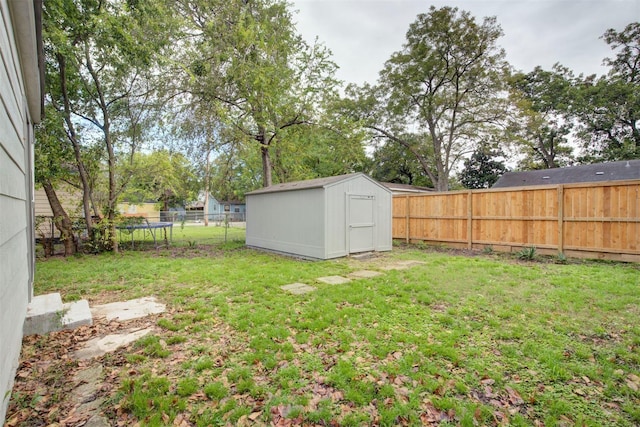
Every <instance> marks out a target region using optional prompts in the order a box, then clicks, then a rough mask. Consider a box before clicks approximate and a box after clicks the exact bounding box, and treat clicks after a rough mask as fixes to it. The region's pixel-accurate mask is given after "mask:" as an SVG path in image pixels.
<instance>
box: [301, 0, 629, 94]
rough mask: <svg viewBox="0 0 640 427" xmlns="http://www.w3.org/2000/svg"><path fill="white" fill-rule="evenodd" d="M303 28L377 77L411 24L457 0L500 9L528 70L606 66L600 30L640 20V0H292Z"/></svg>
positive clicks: (520, 64)
mask: <svg viewBox="0 0 640 427" xmlns="http://www.w3.org/2000/svg"><path fill="white" fill-rule="evenodd" d="M292 3H293V9H294V10H295V11H297V13H296V14H295V15H294V19H295V21H296V22H297V28H298V31H299V32H300V34H302V36H303V37H304V38H305V39H306V40H307V41H309V42H313V41H314V40H315V38H316V37H317V38H318V41H319V42H321V43H323V44H324V45H326V46H327V47H328V48H329V49H330V50H331V51H332V53H333V60H334V62H335V63H336V64H337V65H338V66H339V67H340V68H339V70H338V72H337V78H338V79H340V80H342V81H344V82H345V83H356V84H362V83H364V82H369V83H372V84H373V83H375V82H376V80H377V78H378V73H379V72H380V70H381V69H382V67H383V65H384V63H385V61H386V60H387V59H389V57H390V56H391V54H392V53H394V52H397V51H399V50H400V49H401V48H402V45H403V44H404V42H405V35H406V32H407V30H408V28H409V25H410V24H411V23H412V22H414V21H415V19H416V16H417V15H418V14H419V13H427V12H428V11H429V7H430V6H431V5H434V6H436V7H442V6H456V7H458V8H459V9H461V10H467V11H469V12H470V13H471V14H472V15H473V16H475V18H476V20H477V21H478V22H482V18H484V17H486V16H495V17H496V18H497V21H498V24H499V25H500V26H501V27H502V30H503V32H504V36H503V37H502V38H501V39H499V41H498V44H499V45H500V46H501V47H503V48H504V49H505V51H506V54H507V61H509V63H510V64H511V65H512V66H513V67H514V68H515V69H516V70H521V71H524V72H529V71H532V70H533V69H534V67H536V66H537V65H540V66H542V67H543V68H544V69H551V67H552V66H553V64H555V63H557V62H559V63H561V64H562V65H564V66H566V67H568V68H569V69H571V70H573V72H574V73H575V74H576V75H577V74H581V73H582V74H584V75H590V74H598V75H602V74H605V73H606V71H607V69H606V68H605V67H603V66H602V60H603V59H604V58H606V57H613V55H612V50H611V48H610V47H609V46H608V45H607V44H606V43H605V42H604V40H602V39H601V38H600V37H601V36H602V35H603V34H604V32H605V31H606V30H607V29H609V28H615V29H616V30H618V31H622V30H623V29H624V27H625V26H626V25H627V24H629V23H631V22H634V21H640V0H461V1H418V0H292Z"/></svg>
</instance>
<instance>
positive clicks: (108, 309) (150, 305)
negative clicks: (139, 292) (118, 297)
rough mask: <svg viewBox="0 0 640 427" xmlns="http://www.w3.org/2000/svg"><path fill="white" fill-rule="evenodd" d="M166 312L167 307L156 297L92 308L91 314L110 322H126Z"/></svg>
mask: <svg viewBox="0 0 640 427" xmlns="http://www.w3.org/2000/svg"><path fill="white" fill-rule="evenodd" d="M166 310H167V306H166V305H165V304H162V303H159V302H158V301H157V300H156V298H154V297H144V298H138V299H132V300H129V301H122V302H112V303H109V304H102V305H95V306H93V307H91V313H92V314H93V316H94V317H105V318H106V319H107V321H108V322H110V321H112V320H117V321H119V322H124V321H127V320H131V319H139V318H141V317H145V316H148V315H150V314H158V313H164V312H165V311H166Z"/></svg>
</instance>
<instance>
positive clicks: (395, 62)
mask: <svg viewBox="0 0 640 427" xmlns="http://www.w3.org/2000/svg"><path fill="white" fill-rule="evenodd" d="M501 35H502V30H501V29H500V27H499V26H498V24H497V23H496V21H495V18H485V19H484V20H483V21H482V22H481V23H478V22H477V21H476V20H475V18H474V17H472V16H471V15H470V14H469V13H468V12H465V11H462V12H460V11H458V9H457V8H451V7H443V8H441V9H436V8H435V7H433V6H432V7H431V8H430V10H429V13H426V14H420V15H418V17H417V19H416V21H415V22H414V23H412V24H411V25H410V27H409V30H408V32H407V41H406V43H405V45H404V47H403V49H402V50H401V51H399V52H396V53H394V54H393V55H392V56H391V58H390V59H389V60H388V61H387V62H386V64H385V68H384V69H383V70H382V72H381V73H380V87H379V88H377V89H375V90H374V91H373V92H370V91H369V92H370V93H369V94H366V88H365V93H363V95H364V96H361V97H360V98H361V101H360V102H361V103H366V102H368V101H366V100H367V99H378V100H379V103H380V106H379V107H376V109H375V110H371V109H370V108H369V111H374V114H371V113H370V114H369V117H370V119H369V122H368V126H369V127H370V128H371V129H373V131H374V133H376V134H377V135H378V136H381V137H384V138H386V139H387V140H389V141H391V142H393V143H396V144H401V145H403V146H404V147H406V148H407V149H408V150H409V151H410V152H411V153H412V154H413V155H414V156H415V157H416V159H417V160H418V161H419V163H420V165H421V167H422V169H423V171H424V173H425V174H426V175H428V176H429V178H430V179H431V181H432V182H433V184H434V186H435V187H436V189H437V190H439V191H446V190H447V189H448V181H449V174H450V172H451V170H452V169H453V168H454V167H455V164H456V162H457V161H458V160H459V158H460V156H461V155H462V154H463V153H464V152H465V151H467V150H469V148H470V147H471V146H472V144H473V143H474V141H476V140H478V139H481V138H482V137H483V135H486V134H488V133H490V132H491V129H492V126H493V125H492V123H495V120H496V118H497V117H500V115H501V114H503V112H504V111H505V108H504V105H503V103H504V102H503V100H502V99H501V98H500V96H499V93H500V91H501V90H502V88H503V84H504V73H505V71H506V62H505V61H504V52H503V51H502V49H500V48H499V47H498V45H497V40H498V38H499V37H500V36H501ZM365 108H366V107H365ZM501 112H502V113H501ZM407 123H411V124H412V127H413V129H415V131H413V132H411V133H409V134H407V132H406V128H407Z"/></svg>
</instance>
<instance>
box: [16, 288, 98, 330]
mask: <svg viewBox="0 0 640 427" xmlns="http://www.w3.org/2000/svg"><path fill="white" fill-rule="evenodd" d="M92 323H93V321H92V317H91V311H90V310H89V302H88V301H87V300H80V301H74V302H71V303H67V304H63V303H62V298H61V297H60V294H58V293H53V294H46V295H38V296H36V297H34V298H33V299H32V300H31V303H29V305H28V306H27V316H26V318H25V320H24V325H23V327H22V333H23V335H35V334H39V335H44V334H47V333H49V332H53V331H60V330H62V329H74V328H77V327H79V326H83V325H91V324H92Z"/></svg>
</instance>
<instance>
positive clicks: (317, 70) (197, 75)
mask: <svg viewBox="0 0 640 427" xmlns="http://www.w3.org/2000/svg"><path fill="white" fill-rule="evenodd" d="M199 6H200V7H199V8H198V9H197V10H189V11H188V13H189V14H190V15H191V16H189V18H193V19H192V20H191V21H190V23H191V25H192V28H190V29H189V31H191V32H194V33H195V34H197V37H195V38H194V39H193V40H194V43H193V44H192V45H191V46H188V49H186V52H187V53H186V55H185V58H184V62H185V63H187V64H192V65H191V67H190V68H191V70H192V71H193V74H191V75H190V76H189V81H188V86H189V88H190V92H191V93H192V94H194V96H193V97H192V100H191V104H192V105H194V106H195V107H196V109H202V110H203V112H204V109H213V111H214V112H215V113H216V119H217V120H219V121H220V122H221V123H223V124H224V125H225V126H228V127H229V128H233V129H237V130H239V132H240V133H239V134H238V135H237V136H236V137H235V138H234V139H235V142H237V143H238V144H239V145H247V146H249V147H252V148H251V149H252V150H253V151H254V152H255V153H258V154H259V156H260V157H259V158H260V161H261V166H262V170H261V173H260V175H261V178H262V185H265V186H266V185H270V184H271V182H272V177H271V176H272V173H273V170H274V164H275V163H277V161H273V160H272V157H278V155H277V154H276V155H275V156H274V155H273V154H272V153H274V152H275V151H278V150H280V151H281V153H282V154H283V158H286V159H287V160H289V159H295V156H293V155H286V153H289V152H290V151H289V150H290V149H289V144H293V143H295V140H290V141H287V140H286V137H285V134H286V131H287V130H288V128H290V127H296V126H302V125H308V124H310V123H313V122H314V120H315V119H317V117H315V116H314V110H315V109H316V106H317V105H318V103H319V101H320V100H321V99H322V97H323V96H324V95H325V94H328V93H330V92H331V91H332V90H333V88H334V86H335V84H336V82H335V80H334V79H333V73H334V71H335V68H336V66H335V64H333V63H332V62H331V60H330V59H329V52H328V50H327V49H326V48H324V47H323V46H321V45H313V46H309V45H307V44H306V42H305V41H304V40H303V39H302V38H301V37H300V36H299V35H298V34H297V33H296V31H295V26H294V22H293V18H292V15H291V11H290V9H289V6H288V4H287V3H285V2H282V1H280V0H261V1H252V2H244V3H242V2H240V3H238V2H227V3H223V4H220V5H218V4H213V3H211V4H207V5H202V4H201V5H199ZM198 14H201V16H196V15H198ZM205 17H206V18H205ZM203 18H205V19H203ZM219 29H224V30H225V31H224V32H222V33H220V32H219ZM202 58H208V59H207V60H206V61H203V60H202ZM202 115H204V114H202ZM235 149H237V147H235ZM285 155H286V156H285ZM272 161H273V163H272Z"/></svg>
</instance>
